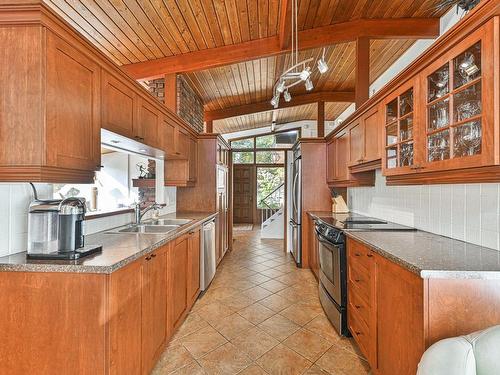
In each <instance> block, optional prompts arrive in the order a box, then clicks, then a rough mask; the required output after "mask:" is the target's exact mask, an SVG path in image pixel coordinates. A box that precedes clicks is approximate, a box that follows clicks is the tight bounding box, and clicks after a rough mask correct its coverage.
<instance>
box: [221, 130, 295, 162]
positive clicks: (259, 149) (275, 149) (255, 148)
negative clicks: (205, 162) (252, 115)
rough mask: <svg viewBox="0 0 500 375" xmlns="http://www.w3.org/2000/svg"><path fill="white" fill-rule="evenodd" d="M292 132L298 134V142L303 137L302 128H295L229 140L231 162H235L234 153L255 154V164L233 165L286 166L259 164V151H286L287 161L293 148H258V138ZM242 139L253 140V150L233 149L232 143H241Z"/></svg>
mask: <svg viewBox="0 0 500 375" xmlns="http://www.w3.org/2000/svg"><path fill="white" fill-rule="evenodd" d="M292 131H296V132H297V133H298V134H297V140H299V139H300V137H301V128H293V129H286V130H281V131H277V132H268V133H263V134H257V135H253V136H249V137H248V136H247V137H238V138H233V139H229V140H228V141H229V144H230V145H231V161H232V160H233V153H234V152H253V154H254V155H253V163H234V162H233V164H236V165H257V166H273V165H274V166H281V165H284V164H285V163H277V164H264V163H257V152H259V151H284V152H285V159H286V151H290V150H291V149H292V148H293V146H292V147H290V148H278V147H266V148H263V147H257V138H259V137H264V136H268V135H276V134H280V133H288V132H292ZM242 139H253V148H233V147H232V142H234V141H240V140H242Z"/></svg>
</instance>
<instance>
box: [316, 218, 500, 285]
mask: <svg viewBox="0 0 500 375" xmlns="http://www.w3.org/2000/svg"><path fill="white" fill-rule="evenodd" d="M310 215H311V216H312V217H314V218H319V219H321V216H322V215H326V213H319V212H314V213H310ZM331 215H332V214H331V213H330V214H329V215H328V216H330V217H331ZM344 232H345V234H346V235H347V236H348V237H350V238H353V239H355V240H357V241H359V242H362V243H364V244H365V245H367V246H368V247H370V248H371V249H372V250H373V251H375V252H376V253H378V254H380V255H381V256H383V257H385V258H387V259H389V260H391V261H393V262H394V263H397V264H399V265H401V266H403V267H405V268H406V269H408V270H410V271H412V272H414V273H416V274H418V275H420V276H421V277H422V278H446V279H500V251H497V250H494V249H490V248H486V247H482V246H478V245H474V244H471V243H467V242H463V241H459V240H454V239H451V238H448V237H444V236H439V235H437V234H432V233H429V232H424V231H410V232H400V231H396V232H392V231H360V230H355V231H351V230H348V229H347V230H344Z"/></svg>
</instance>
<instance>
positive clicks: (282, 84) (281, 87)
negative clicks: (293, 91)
mask: <svg viewBox="0 0 500 375" xmlns="http://www.w3.org/2000/svg"><path fill="white" fill-rule="evenodd" d="M276 91H278V92H279V93H280V94H281V93H282V92H283V91H285V81H284V80H281V81H280V83H279V84H278V86H276Z"/></svg>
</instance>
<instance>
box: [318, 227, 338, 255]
mask: <svg viewBox="0 0 500 375" xmlns="http://www.w3.org/2000/svg"><path fill="white" fill-rule="evenodd" d="M316 235H317V236H318V241H319V242H322V243H324V244H326V245H328V246H327V247H328V251H330V252H333V251H332V249H330V248H329V246H334V247H339V245H338V244H334V243H332V242H330V241H328V239H327V238H326V237H325V236H323V235H322V234H321V233H319V232H318V231H317V230H316Z"/></svg>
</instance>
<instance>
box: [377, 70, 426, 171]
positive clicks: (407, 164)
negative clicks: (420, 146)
mask: <svg viewBox="0 0 500 375" xmlns="http://www.w3.org/2000/svg"><path fill="white" fill-rule="evenodd" d="M418 95H420V91H419V87H418V80H412V81H410V82H407V83H406V84H404V85H402V86H401V87H400V88H399V89H398V90H397V91H395V92H394V93H392V94H391V95H389V96H387V98H386V99H385V100H384V101H383V108H384V111H383V112H384V117H383V125H384V126H383V134H384V137H383V138H384V146H385V148H384V157H383V159H384V161H383V164H382V169H383V170H384V174H385V175H395V174H405V173H410V172H412V171H413V170H416V167H415V159H416V157H415V152H416V149H415V138H417V139H418V136H417V135H416V134H415V132H414V123H415V122H418V120H420V119H419V118H417V117H416V116H418V113H419V111H417V110H416V100H415V98H416V97H418Z"/></svg>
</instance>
